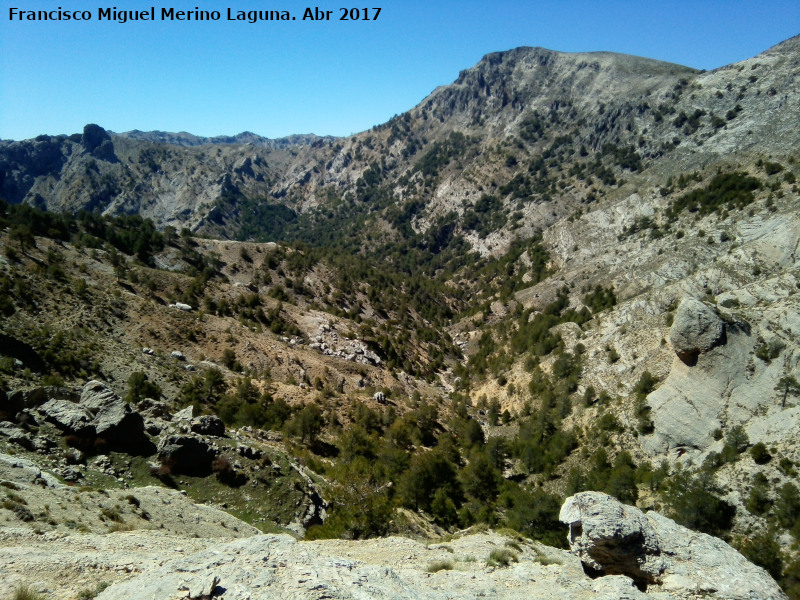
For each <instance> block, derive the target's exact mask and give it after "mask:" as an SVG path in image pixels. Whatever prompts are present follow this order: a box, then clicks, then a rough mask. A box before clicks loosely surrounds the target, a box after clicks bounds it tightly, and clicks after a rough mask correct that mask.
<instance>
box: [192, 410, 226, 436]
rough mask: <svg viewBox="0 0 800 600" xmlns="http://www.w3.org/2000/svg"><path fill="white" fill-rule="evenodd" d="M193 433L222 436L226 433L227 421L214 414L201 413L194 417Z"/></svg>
mask: <svg viewBox="0 0 800 600" xmlns="http://www.w3.org/2000/svg"><path fill="white" fill-rule="evenodd" d="M192 433H197V434H199V435H210V436H213V437H222V436H223V435H225V423H223V422H222V419H220V418H219V417H217V416H214V415H201V416H199V417H197V418H195V419H192Z"/></svg>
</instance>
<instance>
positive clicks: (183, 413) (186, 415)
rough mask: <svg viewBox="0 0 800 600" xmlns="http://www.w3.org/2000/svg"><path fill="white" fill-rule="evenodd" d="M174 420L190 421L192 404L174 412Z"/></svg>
mask: <svg viewBox="0 0 800 600" xmlns="http://www.w3.org/2000/svg"><path fill="white" fill-rule="evenodd" d="M173 418H174V419H175V420H176V421H191V420H192V419H193V418H194V406H193V405H192V404H190V405H189V406H187V407H186V408H182V409H181V410H179V411H178V412H176V413H175V416H174V417H173Z"/></svg>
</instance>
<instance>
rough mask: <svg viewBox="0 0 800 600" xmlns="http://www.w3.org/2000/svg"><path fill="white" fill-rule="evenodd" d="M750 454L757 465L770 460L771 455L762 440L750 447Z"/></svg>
mask: <svg viewBox="0 0 800 600" xmlns="http://www.w3.org/2000/svg"><path fill="white" fill-rule="evenodd" d="M750 455H751V456H752V457H753V460H754V461H755V462H756V464H757V465H765V464H767V463H768V462H769V461H771V460H772V455H771V454H770V453H769V450H767V447H766V446H765V445H764V442H758V443H757V444H755V445H754V446H753V447H752V448H750Z"/></svg>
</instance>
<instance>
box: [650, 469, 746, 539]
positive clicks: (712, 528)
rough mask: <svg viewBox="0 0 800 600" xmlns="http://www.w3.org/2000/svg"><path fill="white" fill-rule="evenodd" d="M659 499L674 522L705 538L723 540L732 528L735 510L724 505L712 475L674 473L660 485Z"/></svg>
mask: <svg viewBox="0 0 800 600" xmlns="http://www.w3.org/2000/svg"><path fill="white" fill-rule="evenodd" d="M664 488H665V489H664V493H663V496H662V499H663V501H664V504H665V505H666V507H667V511H668V513H669V516H670V517H671V518H672V519H674V520H675V521H676V522H677V523H679V524H681V525H683V526H684V527H689V528H690V529H695V530H697V531H702V532H703V533H708V534H709V535H714V536H717V537H723V536H724V535H727V534H728V532H729V531H730V529H731V526H732V525H733V518H734V516H735V515H736V507H735V506H732V505H731V504H728V503H727V502H725V501H724V500H723V499H722V498H721V497H720V496H721V495H722V494H723V490H722V488H720V487H719V486H718V485H717V484H716V483H715V482H714V478H713V475H711V474H709V473H704V472H700V473H699V474H697V475H693V474H691V473H690V472H688V471H686V470H681V471H678V472H676V473H675V474H674V475H673V476H672V477H671V478H670V479H669V480H668V481H667V482H666V483H665V485H664Z"/></svg>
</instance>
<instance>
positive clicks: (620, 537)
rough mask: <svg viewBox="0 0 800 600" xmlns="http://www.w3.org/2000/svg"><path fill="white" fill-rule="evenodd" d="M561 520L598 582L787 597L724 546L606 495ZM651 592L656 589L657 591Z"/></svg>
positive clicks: (587, 499)
mask: <svg viewBox="0 0 800 600" xmlns="http://www.w3.org/2000/svg"><path fill="white" fill-rule="evenodd" d="M559 518H560V520H561V521H562V522H564V523H566V524H567V525H569V535H568V539H569V543H570V549H571V551H572V552H573V553H574V554H575V555H577V556H578V557H579V558H580V559H581V562H582V563H583V564H584V565H585V567H586V568H587V571H588V572H589V573H591V574H592V575H593V576H604V575H625V576H626V577H630V578H631V579H632V580H633V581H634V583H636V584H637V586H638V587H639V588H640V589H643V590H647V591H655V589H656V586H657V589H658V590H659V591H664V592H668V593H669V594H672V595H674V596H677V597H688V596H689V595H690V594H705V595H708V596H711V597H720V598H730V599H731V600H752V599H753V598H763V599H766V598H772V599H774V600H777V599H779V598H785V597H786V596H785V595H784V594H783V592H782V591H781V590H780V588H779V587H778V585H777V584H776V583H775V582H774V581H773V580H772V578H770V576H769V575H768V574H767V573H766V571H764V570H763V569H761V568H760V567H756V566H755V565H753V564H751V563H749V562H748V561H747V560H746V559H745V558H744V557H743V556H742V555H741V554H739V553H738V552H736V550H734V549H733V548H731V547H730V546H728V545H727V544H726V543H725V542H723V541H722V540H720V539H718V538H715V537H712V536H710V535H706V534H704V533H698V532H695V531H691V530H689V529H686V528H685V527H681V526H680V525H678V524H676V523H675V522H674V521H672V520H671V519H668V518H666V517H664V516H662V515H660V514H658V513H656V512H652V511H651V512H649V513H647V514H644V513H642V511H640V510H639V509H638V508H635V507H632V506H625V505H623V504H621V503H620V502H619V501H617V500H616V499H615V498H612V497H611V496H609V495H607V494H603V493H600V492H582V493H580V494H576V495H574V496H571V497H569V498H567V500H566V502H565V503H564V505H563V506H562V508H561V514H560V516H559ZM650 586H653V588H651V587H650Z"/></svg>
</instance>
